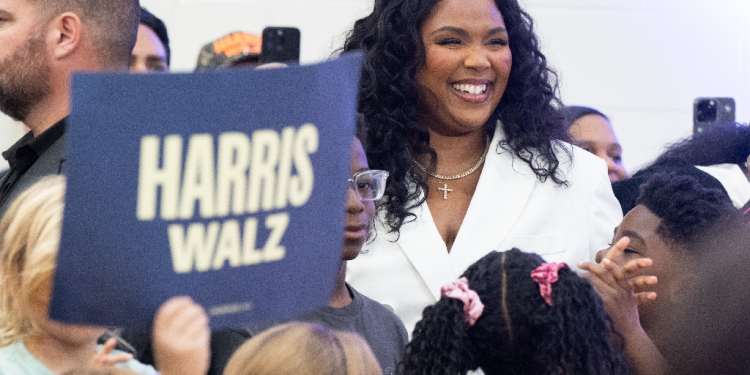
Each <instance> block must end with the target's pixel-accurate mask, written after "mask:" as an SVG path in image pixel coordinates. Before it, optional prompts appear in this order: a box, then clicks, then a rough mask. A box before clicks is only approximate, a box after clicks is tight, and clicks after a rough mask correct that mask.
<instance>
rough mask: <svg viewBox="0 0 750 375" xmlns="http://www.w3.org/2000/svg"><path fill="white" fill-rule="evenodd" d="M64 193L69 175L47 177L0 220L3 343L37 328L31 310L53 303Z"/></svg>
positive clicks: (0, 332)
mask: <svg viewBox="0 0 750 375" xmlns="http://www.w3.org/2000/svg"><path fill="white" fill-rule="evenodd" d="M64 196H65V177H62V176H51V177H46V178H43V179H42V180H40V181H39V182H37V183H36V184H34V185H33V186H31V187H30V188H29V189H28V190H26V191H25V192H24V193H23V194H21V195H20V196H19V197H18V198H17V199H16V200H15V201H14V202H13V204H11V206H10V208H9V209H8V211H7V212H6V213H5V216H4V217H3V219H2V221H0V233H1V235H2V239H0V285H1V286H2V287H1V288H0V347H2V346H6V345H10V344H12V343H14V342H18V341H20V340H23V339H24V338H25V337H26V336H28V335H29V334H30V333H32V332H34V331H35V330H36V326H35V324H34V322H33V321H32V319H31V314H32V311H34V310H35V309H38V308H39V307H40V306H46V305H47V304H48V303H49V299H50V292H51V290H52V277H53V275H54V272H55V265H56V261H57V250H58V247H59V243H60V227H61V223H62V215H63V200H64Z"/></svg>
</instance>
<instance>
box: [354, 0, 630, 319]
mask: <svg viewBox="0 0 750 375" xmlns="http://www.w3.org/2000/svg"><path fill="white" fill-rule="evenodd" d="M356 49H362V50H364V51H365V64H364V70H363V76H362V81H361V84H360V102H359V110H360V112H361V113H362V114H363V115H364V117H365V119H366V121H367V123H368V127H369V128H368V132H367V139H368V142H367V143H368V144H367V145H366V147H365V149H366V150H367V157H368V161H369V163H370V166H371V167H372V168H377V169H383V170H386V171H388V172H389V173H390V177H389V182H388V185H387V187H386V191H385V196H384V198H383V200H382V201H380V202H378V207H377V208H378V218H377V219H376V223H375V228H376V233H377V234H376V237H375V239H374V240H373V241H372V242H371V243H370V244H368V245H366V249H365V250H366V254H364V255H363V256H360V257H358V258H357V260H355V261H352V262H350V263H349V269H350V272H348V273H347V275H349V280H350V282H351V283H352V284H353V285H355V286H356V287H357V288H362V289H363V290H366V292H365V294H367V295H369V296H371V297H373V298H374V299H376V300H378V301H379V302H381V303H384V304H387V305H389V306H391V307H392V308H393V309H394V310H395V312H396V314H398V315H399V316H400V317H401V318H402V319H403V320H404V323H405V324H406V326H407V328H408V329H411V328H413V325H414V323H416V321H417V320H418V319H419V316H420V313H421V311H422V309H423V308H424V307H425V306H427V305H430V304H433V303H434V302H435V301H436V300H437V298H438V296H439V290H440V286H441V285H443V284H446V283H448V282H451V281H453V280H455V278H457V277H458V276H459V275H460V274H461V273H462V272H463V271H464V270H465V269H466V267H468V266H469V265H470V264H472V263H474V262H475V261H476V260H477V259H479V258H481V257H482V256H484V255H485V254H487V253H488V252H489V251H491V250H495V249H500V250H505V249H509V248H511V247H514V246H515V247H519V248H521V249H522V250H524V251H528V252H537V253H539V254H542V255H544V256H545V258H546V259H547V260H548V261H558V262H559V261H564V262H567V263H569V264H576V263H577V262H578V261H580V260H586V259H590V258H591V254H592V253H593V252H594V251H596V250H598V249H600V248H603V247H605V246H606V244H607V241H608V239H609V236H610V235H611V233H612V229H613V228H614V226H615V225H616V224H617V222H619V219H620V218H621V216H620V211H619V208H618V204H617V202H616V200H615V199H614V196H613V195H612V191H611V188H610V186H609V180H608V179H607V175H606V167H605V165H604V163H603V162H602V161H601V160H599V159H597V158H595V157H594V156H593V155H590V154H587V153H584V152H582V151H581V150H578V149H573V148H572V147H571V146H570V145H569V144H567V143H564V142H563V141H562V140H564V139H567V135H566V132H565V129H564V127H563V124H562V116H561V115H560V114H559V112H558V110H557V109H556V107H557V106H558V105H559V100H558V98H557V97H556V91H557V82H556V75H555V73H554V72H553V71H552V70H551V69H549V68H548V67H547V62H546V58H545V57H544V55H543V54H542V53H541V51H540V50H539V41H538V40H537V38H536V35H535V34H534V32H533V22H532V20H531V17H529V15H528V14H527V13H526V12H524V11H523V10H522V9H521V8H520V6H519V5H518V3H517V1H516V0H496V1H492V0H432V1H420V2H415V1H410V0H376V1H375V6H374V9H373V11H372V13H371V14H370V15H369V16H367V17H365V18H363V19H360V20H359V21H357V22H356V23H355V25H354V29H353V30H352V31H351V33H350V35H349V38H348V39H347V42H346V44H345V46H344V50H345V51H349V50H356Z"/></svg>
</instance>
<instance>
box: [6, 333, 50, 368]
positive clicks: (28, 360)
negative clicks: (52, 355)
mask: <svg viewBox="0 0 750 375" xmlns="http://www.w3.org/2000/svg"><path fill="white" fill-rule="evenodd" d="M6 374H7V375H26V374H28V375H31V374H34V375H47V374H49V375H52V372H50V371H49V369H47V368H46V367H44V365H42V363H41V362H39V360H37V359H36V358H35V357H34V356H33V355H31V353H29V351H28V350H27V349H26V346H25V345H24V344H23V341H18V342H15V343H13V344H10V345H7V346H4V347H2V348H0V375H6Z"/></svg>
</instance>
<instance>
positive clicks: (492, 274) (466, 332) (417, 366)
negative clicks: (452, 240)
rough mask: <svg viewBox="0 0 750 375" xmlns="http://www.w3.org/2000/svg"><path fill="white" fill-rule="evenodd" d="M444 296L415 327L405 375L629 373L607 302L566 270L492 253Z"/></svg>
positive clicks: (531, 257) (532, 258)
mask: <svg viewBox="0 0 750 375" xmlns="http://www.w3.org/2000/svg"><path fill="white" fill-rule="evenodd" d="M441 294H442V297H441V299H440V301H438V302H437V303H436V304H435V305H432V306H428V307H427V308H425V309H424V312H423V315H422V320H421V321H420V322H419V323H417V325H416V328H415V330H414V336H413V339H412V341H411V342H410V343H409V345H408V346H407V348H406V352H405V354H404V358H403V361H402V363H401V364H400V365H399V371H400V372H401V373H402V374H409V375H411V374H430V375H435V374H446V375H447V374H451V375H454V374H460V373H466V372H467V371H469V370H476V369H478V368H481V369H482V371H483V372H484V373H485V374H487V375H493V374H544V375H549V374H608V375H617V374H626V373H627V366H626V363H625V361H624V359H623V357H622V356H621V355H620V353H619V351H618V349H617V348H616V347H615V345H614V343H613V340H612V336H613V332H612V322H611V320H610V319H609V318H608V317H607V315H606V313H605V311H604V307H603V306H602V302H601V300H600V299H599V297H598V296H597V295H596V293H595V292H594V289H593V288H592V286H591V284H590V283H589V282H588V281H587V280H584V279H583V278H580V277H578V275H576V273H575V272H573V271H572V270H571V269H570V268H569V267H568V266H567V265H565V264H564V263H559V264H558V263H550V264H547V263H544V260H543V259H542V258H541V257H540V256H539V255H536V254H531V253H524V252H522V251H520V250H518V249H512V250H509V251H506V252H492V253H490V254H487V255H486V256H484V257H483V258H481V259H480V260H478V261H477V262H476V263H474V264H473V265H472V266H470V267H469V268H468V269H467V270H466V272H465V273H464V274H463V277H462V278H461V279H459V280H458V281H456V282H454V283H453V284H449V285H446V286H444V287H443V288H442V290H441ZM614 335H615V336H616V335H617V334H616V333H615V334H614Z"/></svg>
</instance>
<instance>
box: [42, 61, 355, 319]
mask: <svg viewBox="0 0 750 375" xmlns="http://www.w3.org/2000/svg"><path fill="white" fill-rule="evenodd" d="M360 64H361V55H359V54H354V55H348V56H342V57H340V58H339V59H337V60H335V61H331V62H326V63H322V64H318V65H313V66H306V67H291V68H287V69H271V70H262V71H252V70H244V69H239V70H227V71H221V72H211V73H197V74H173V75H129V74H81V75H76V76H75V77H74V79H73V102H72V113H71V116H70V124H69V127H68V130H67V131H68V135H67V140H68V144H67V150H68V156H67V161H66V165H67V171H68V173H67V175H68V188H67V196H66V200H65V201H66V206H65V214H64V221H63V231H62V238H61V243H60V253H59V256H58V266H57V270H56V274H55V283H54V287H53V296H52V303H51V308H50V314H51V317H52V318H53V319H56V320H61V321H64V322H69V323H86V324H95V325H104V326H122V327H131V328H136V329H146V328H148V327H150V324H151V321H152V319H153V315H154V313H155V312H156V310H157V308H158V307H159V305H160V304H161V303H163V302H164V301H166V300H167V299H169V298H170V297H172V296H176V295H189V296H191V297H193V299H194V300H195V301H196V302H198V303H200V304H201V305H203V306H204V307H205V308H206V311H208V313H209V315H210V317H211V325H212V327H214V328H216V327H221V326H232V325H244V324H252V323H256V322H259V321H263V320H267V319H280V318H283V317H287V316H290V315H292V314H295V313H298V312H300V311H305V310H310V309H313V308H316V307H319V306H322V305H326V304H327V303H328V301H329V299H330V296H331V291H332V288H333V283H334V279H335V275H336V270H337V268H338V265H339V260H340V258H341V245H342V238H343V232H344V229H343V228H344V206H345V197H346V189H347V182H346V180H347V178H348V177H349V164H350V148H351V140H352V137H353V129H354V121H355V120H354V119H355V110H356V101H357V100H356V99H357V88H358V82H359V74H360Z"/></svg>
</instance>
